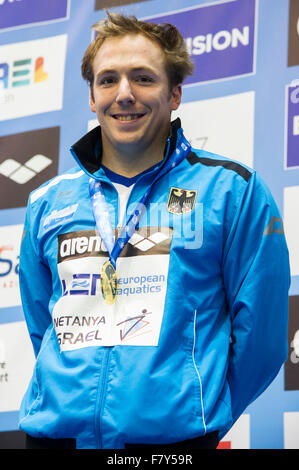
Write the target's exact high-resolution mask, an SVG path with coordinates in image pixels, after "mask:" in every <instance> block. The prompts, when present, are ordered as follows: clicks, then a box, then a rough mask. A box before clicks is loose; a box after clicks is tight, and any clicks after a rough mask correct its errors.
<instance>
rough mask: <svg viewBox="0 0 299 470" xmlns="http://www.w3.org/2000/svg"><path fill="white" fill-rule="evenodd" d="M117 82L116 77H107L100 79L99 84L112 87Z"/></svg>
mask: <svg viewBox="0 0 299 470" xmlns="http://www.w3.org/2000/svg"><path fill="white" fill-rule="evenodd" d="M116 82H117V79H116V77H112V76H111V77H107V76H106V77H100V78H99V79H98V84H99V85H101V86H106V87H107V86H111V85H113V84H114V83H116Z"/></svg>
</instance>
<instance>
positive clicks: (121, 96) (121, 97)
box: [116, 77, 136, 105]
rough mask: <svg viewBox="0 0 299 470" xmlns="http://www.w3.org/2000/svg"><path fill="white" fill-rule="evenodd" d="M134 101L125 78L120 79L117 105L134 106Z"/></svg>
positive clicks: (129, 85) (130, 88)
mask: <svg viewBox="0 0 299 470" xmlns="http://www.w3.org/2000/svg"><path fill="white" fill-rule="evenodd" d="M135 101H136V99H135V96H134V93H133V90H132V87H131V84H130V81H129V80H128V78H127V77H122V78H121V79H120V81H119V85H118V90H117V96H116V102H117V103H118V104H123V105H128V104H134V103H135Z"/></svg>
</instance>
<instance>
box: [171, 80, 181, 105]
mask: <svg viewBox="0 0 299 470" xmlns="http://www.w3.org/2000/svg"><path fill="white" fill-rule="evenodd" d="M181 99H182V85H181V84H180V85H176V86H175V87H173V89H172V91H171V98H170V108H171V111H175V110H176V109H178V107H179V106H180V104H181Z"/></svg>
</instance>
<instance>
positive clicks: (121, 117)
mask: <svg viewBox="0 0 299 470" xmlns="http://www.w3.org/2000/svg"><path fill="white" fill-rule="evenodd" d="M143 116H145V113H127V114H112V117H113V118H114V119H116V120H117V121H136V120H137V119H140V118H142V117H143Z"/></svg>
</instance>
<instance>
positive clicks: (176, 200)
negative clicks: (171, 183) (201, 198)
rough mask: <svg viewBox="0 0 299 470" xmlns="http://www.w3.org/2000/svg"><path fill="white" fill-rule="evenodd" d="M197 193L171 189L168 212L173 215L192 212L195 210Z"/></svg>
mask: <svg viewBox="0 0 299 470" xmlns="http://www.w3.org/2000/svg"><path fill="white" fill-rule="evenodd" d="M196 194H197V191H195V190H188V189H180V188H174V187H171V188H170V192H169V197H168V201H167V210H168V211H169V212H171V213H172V214H176V215H181V214H186V213H187V212H191V211H192V210H193V208H194V203H195V199H196Z"/></svg>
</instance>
